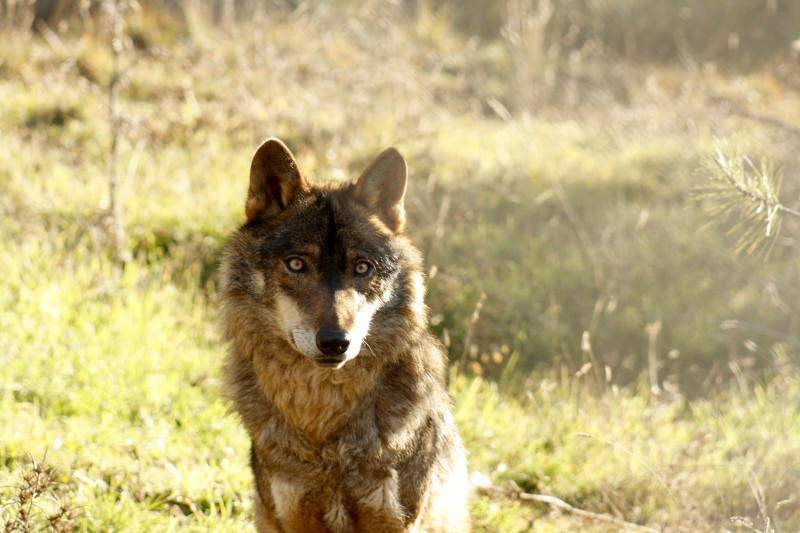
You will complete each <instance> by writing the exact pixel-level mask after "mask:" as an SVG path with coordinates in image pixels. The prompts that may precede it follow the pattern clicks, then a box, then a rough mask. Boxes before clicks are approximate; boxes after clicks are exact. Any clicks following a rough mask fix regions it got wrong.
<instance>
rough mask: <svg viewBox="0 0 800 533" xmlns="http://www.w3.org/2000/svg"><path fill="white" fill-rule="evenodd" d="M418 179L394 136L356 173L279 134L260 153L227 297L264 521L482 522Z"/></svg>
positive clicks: (438, 525) (224, 286)
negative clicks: (443, 337) (454, 403)
mask: <svg viewBox="0 0 800 533" xmlns="http://www.w3.org/2000/svg"><path fill="white" fill-rule="evenodd" d="M406 182H407V170H406V164H405V161H404V160H403V158H402V156H401V155H400V154H399V152H397V151H396V150H394V149H391V148H390V149H388V150H386V151H384V152H383V153H382V154H380V155H379V156H378V158H377V159H376V160H375V161H374V162H373V163H372V164H371V165H370V166H369V167H368V168H367V170H366V171H364V173H363V174H362V175H361V176H360V177H359V178H357V179H356V180H354V181H353V182H352V183H346V184H334V183H310V182H308V181H307V180H306V179H305V178H304V177H303V175H302V174H301V172H300V170H299V169H298V167H297V163H296V162H295V160H294V157H293V156H292V154H291V152H290V151H289V150H288V148H286V146H284V145H283V143H281V142H280V141H279V140H277V139H269V140H267V141H265V142H264V144H262V145H261V147H260V148H259V149H258V150H257V152H256V154H255V156H254V157H253V161H252V164H251V170H250V187H249V190H248V194H247V201H246V207H245V210H246V217H247V220H246V222H245V224H244V225H243V226H242V227H241V228H240V229H239V230H238V231H236V232H234V233H233V235H232V236H231V238H230V240H229V242H228V244H227V246H226V248H225V251H224V254H223V259H222V265H221V274H222V276H221V301H222V323H223V327H224V332H225V336H226V338H227V339H228V340H229V341H230V349H229V352H228V355H227V358H226V360H225V363H224V368H223V373H224V383H225V394H226V396H227V397H228V398H229V399H230V400H231V402H232V406H233V409H234V411H235V412H236V413H238V415H239V417H240V418H241V421H242V423H243V425H244V427H245V429H246V430H247V432H248V434H249V436H250V439H251V441H252V447H251V466H252V469H253V474H254V478H255V485H256V495H255V509H256V526H257V529H258V531H259V532H262V533H263V532H286V533H289V532H306V533H315V532H336V533H345V532H370V533H374V532H387V533H388V532H420V533H421V532H447V533H458V532H463V531H470V530H471V525H470V518H469V511H468V508H467V487H468V480H467V469H466V461H465V456H464V450H463V446H462V444H461V440H460V438H459V435H458V430H457V427H456V424H455V422H454V420H453V416H452V410H451V401H450V398H449V396H448V394H447V391H446V388H445V371H446V365H447V362H446V358H445V355H444V353H443V351H442V349H441V347H440V345H439V343H438V341H437V340H436V339H435V338H434V337H433V336H432V335H431V334H430V332H429V331H428V313H427V308H426V307H425V304H424V302H423V297H424V279H423V269H422V258H421V256H420V254H419V252H418V251H417V250H416V249H415V248H414V247H413V246H412V245H411V243H410V241H409V240H408V238H407V237H406V236H405V235H404V234H403V227H404V223H405V213H404V208H403V201H404V197H405V190H406Z"/></svg>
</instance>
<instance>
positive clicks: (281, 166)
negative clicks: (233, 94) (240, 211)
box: [245, 137, 309, 224]
mask: <svg viewBox="0 0 800 533" xmlns="http://www.w3.org/2000/svg"><path fill="white" fill-rule="evenodd" d="M308 191H309V187H308V183H307V182H306V180H305V178H304V177H303V175H302V174H301V173H300V169H299V168H298V167H297V161H295V160H294V156H293V155H292V152H291V151H289V149H288V148H287V147H286V145H285V144H283V143H282V142H281V141H279V140H278V139H276V138H274V137H273V138H271V139H267V140H266V141H264V142H263V143H262V144H261V146H259V147H258V150H256V153H255V155H254V156H253V162H252V163H250V188H249V189H248V191H247V203H246V204H245V214H246V215H247V223H248V224H249V223H251V222H254V221H256V220H258V219H259V218H269V217H272V216H275V215H277V214H278V213H280V212H281V211H283V210H284V209H286V208H287V207H289V206H290V205H291V204H292V203H294V202H295V201H296V200H298V199H300V198H302V197H303V195H304V194H305V193H307V192H308Z"/></svg>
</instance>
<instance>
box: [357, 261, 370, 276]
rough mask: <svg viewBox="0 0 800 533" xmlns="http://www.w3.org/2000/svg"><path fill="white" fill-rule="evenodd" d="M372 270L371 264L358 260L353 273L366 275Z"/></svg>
mask: <svg viewBox="0 0 800 533" xmlns="http://www.w3.org/2000/svg"><path fill="white" fill-rule="evenodd" d="M370 270H372V265H370V264H369V263H367V262H366V261H359V262H358V263H356V268H355V273H356V275H357V276H366V275H367V274H369V272H370Z"/></svg>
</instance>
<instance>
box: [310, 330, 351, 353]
mask: <svg viewBox="0 0 800 533" xmlns="http://www.w3.org/2000/svg"><path fill="white" fill-rule="evenodd" d="M349 346H350V335H349V334H348V333H347V332H346V331H345V330H343V329H339V328H329V327H321V328H319V330H317V349H319V351H320V353H322V354H323V355H326V356H329V357H332V358H339V357H341V356H342V355H344V353H345V352H346V351H347V348H348V347H349Z"/></svg>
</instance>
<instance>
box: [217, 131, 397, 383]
mask: <svg viewBox="0 0 800 533" xmlns="http://www.w3.org/2000/svg"><path fill="white" fill-rule="evenodd" d="M406 179H407V170H406V165H405V161H404V160H403V158H402V156H400V154H399V153H398V152H397V151H395V150H393V149H389V150H387V151H385V152H383V153H382V154H381V155H380V156H378V158H377V159H376V160H375V161H374V162H373V163H372V164H371V165H370V166H369V168H368V169H367V170H366V171H365V172H364V173H363V174H362V175H361V177H359V178H358V179H357V180H356V181H355V182H353V183H351V184H347V185H341V186H337V185H330V184H328V185H313V186H312V185H309V184H308V183H307V182H306V180H305V178H303V176H302V175H301V174H300V172H299V170H298V169H297V165H296V163H295V161H294V159H293V158H292V155H291V153H290V152H289V151H288V149H287V148H286V147H285V146H284V145H283V144H282V143H280V141H277V140H275V139H270V140H268V141H267V142H265V143H264V144H263V145H262V146H261V148H259V150H258V151H257V152H256V155H255V156H254V158H253V163H252V166H251V171H250V189H249V193H248V200H247V205H246V210H247V223H246V224H245V226H244V227H243V228H242V230H241V233H240V235H241V236H242V237H243V238H244V239H243V240H246V241H247V243H248V246H247V258H246V260H243V261H230V258H229V259H228V262H229V263H231V265H233V266H229V267H226V270H227V271H228V272H227V275H228V277H229V278H238V279H242V280H244V281H246V283H243V286H246V287H247V290H248V292H249V293H250V294H251V297H253V298H254V299H255V300H256V301H257V302H258V303H259V304H260V305H255V306H254V312H257V311H256V310H258V309H261V310H262V311H263V312H264V313H265V314H269V315H270V316H269V317H268V318H269V319H270V321H271V322H272V323H273V324H274V326H276V327H277V329H278V330H279V331H278V332H279V334H280V335H281V336H282V337H283V339H284V340H285V342H286V343H287V344H288V346H289V347H290V348H291V349H292V350H294V351H296V352H298V353H300V354H302V355H304V356H305V357H308V358H309V359H310V360H311V361H313V362H314V363H315V364H316V365H317V366H319V367H322V368H329V369H338V368H341V367H342V366H344V365H345V364H346V363H347V362H348V361H350V360H352V359H354V358H356V357H357V356H359V355H363V356H365V357H369V356H373V355H374V354H373V353H372V352H371V348H370V346H369V344H368V342H367V337H368V334H369V332H370V324H371V322H372V319H373V317H374V316H375V314H376V313H377V312H378V311H379V310H381V309H383V308H385V307H386V306H387V305H390V304H391V302H392V301H393V300H396V299H397V297H398V294H397V292H398V288H397V283H396V281H397V277H398V273H399V270H400V266H399V264H398V260H399V259H400V255H402V254H403V251H402V249H403V246H402V244H401V243H399V242H398V238H399V234H400V232H401V231H402V227H403V222H404V211H403V197H404V194H405V187H406ZM228 255H229V256H230V255H232V254H230V253H229V254H228ZM234 269H235V271H234Z"/></svg>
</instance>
